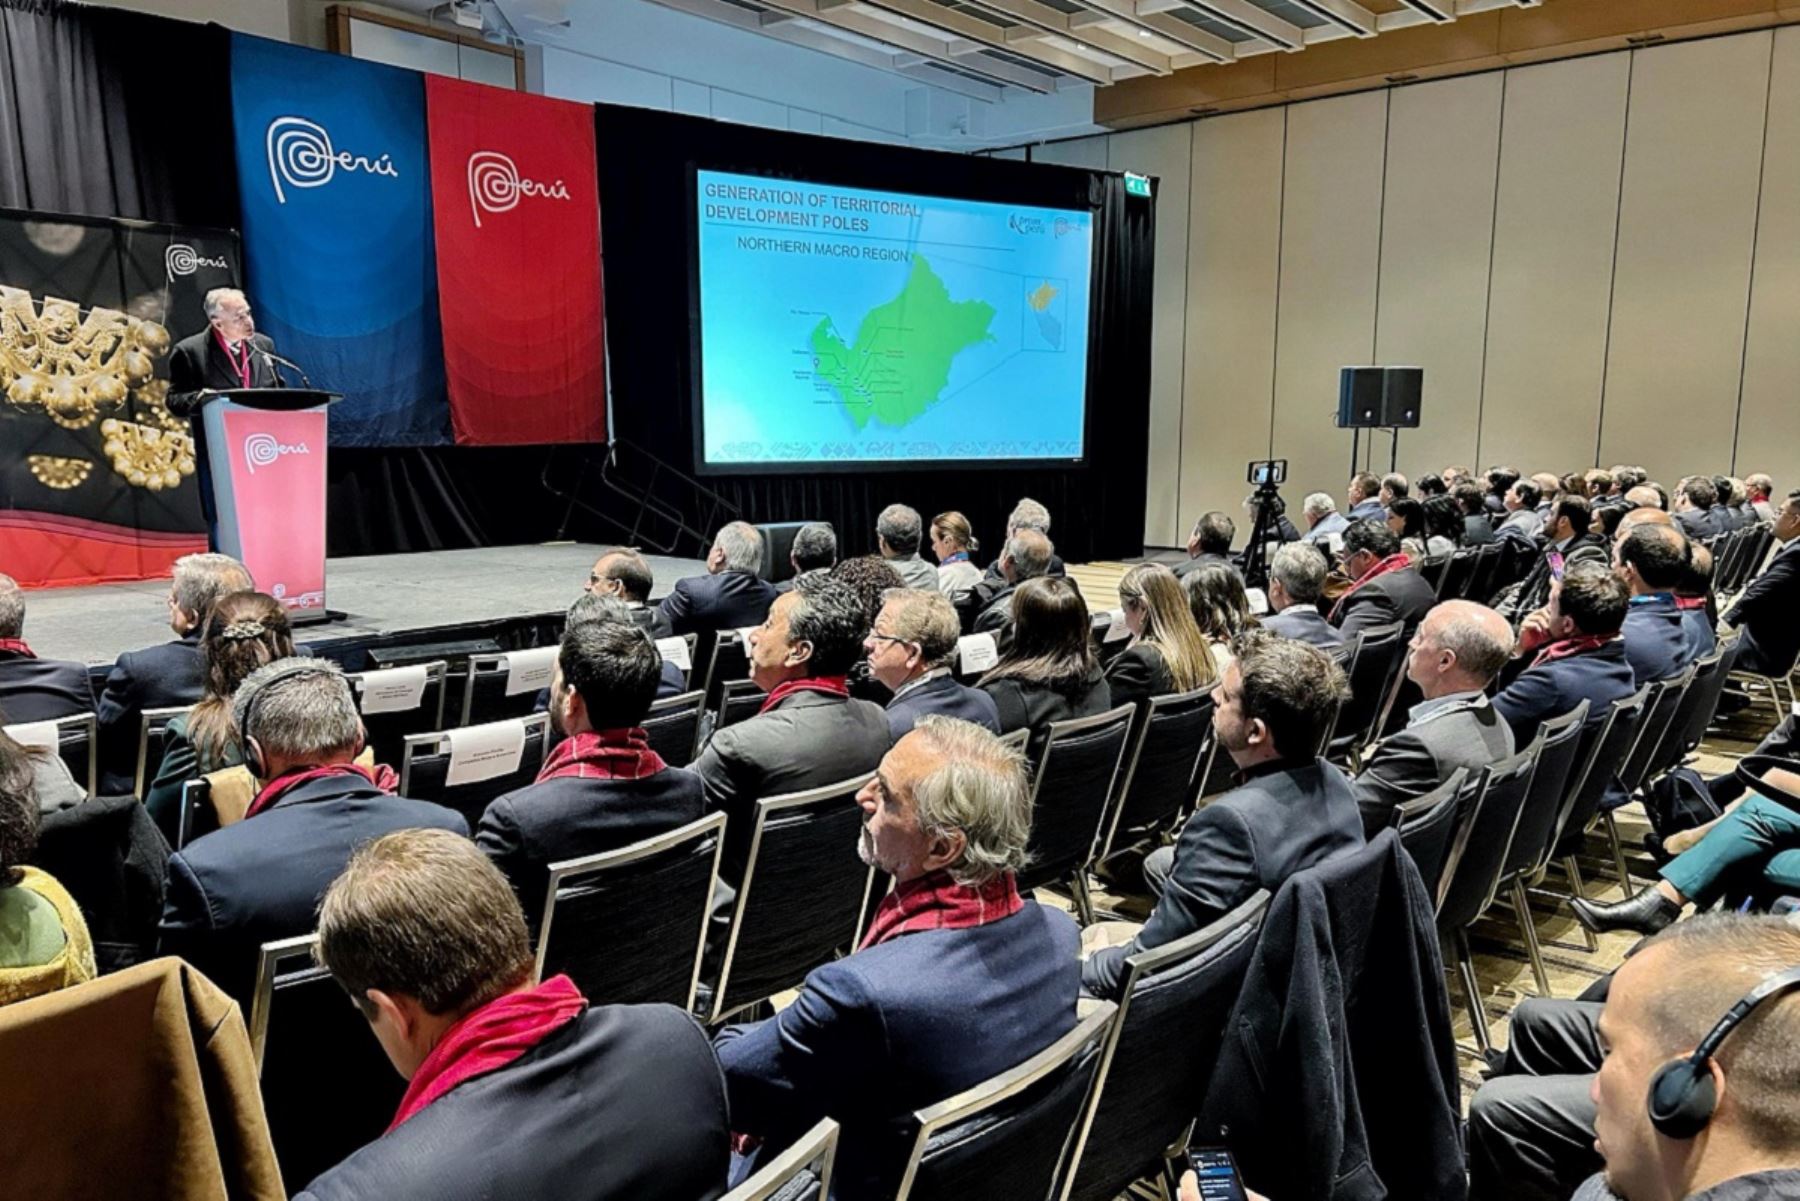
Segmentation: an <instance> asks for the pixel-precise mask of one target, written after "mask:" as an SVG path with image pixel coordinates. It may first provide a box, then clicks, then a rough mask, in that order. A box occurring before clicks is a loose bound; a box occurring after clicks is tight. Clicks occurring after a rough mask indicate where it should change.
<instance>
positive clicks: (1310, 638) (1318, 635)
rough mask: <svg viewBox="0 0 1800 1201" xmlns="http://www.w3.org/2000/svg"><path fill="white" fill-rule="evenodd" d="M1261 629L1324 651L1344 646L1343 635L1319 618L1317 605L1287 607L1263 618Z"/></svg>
mask: <svg viewBox="0 0 1800 1201" xmlns="http://www.w3.org/2000/svg"><path fill="white" fill-rule="evenodd" d="M1262 628H1263V629H1265V630H1267V631H1269V633H1271V634H1278V635H1280V636H1281V637H1283V638H1292V639H1293V640H1294V641H1295V642H1310V643H1311V644H1312V645H1314V646H1317V647H1322V648H1323V649H1325V650H1331V649H1332V648H1333V647H1339V646H1342V645H1344V635H1343V633H1342V632H1341V631H1340V630H1339V629H1338V628H1337V627H1336V626H1334V625H1332V624H1331V623H1330V622H1329V621H1326V620H1325V619H1324V618H1323V617H1321V616H1319V606H1317V605H1289V606H1288V607H1287V608H1285V609H1283V610H1282V611H1281V612H1279V613H1271V614H1269V615H1268V616H1267V617H1265V618H1263V619H1262Z"/></svg>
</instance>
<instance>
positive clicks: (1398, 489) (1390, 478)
mask: <svg viewBox="0 0 1800 1201" xmlns="http://www.w3.org/2000/svg"><path fill="white" fill-rule="evenodd" d="M1411 496H1412V490H1411V488H1409V487H1408V485H1407V483H1406V477H1405V476H1403V475H1401V474H1400V473H1399V472H1397V471H1396V472H1392V473H1390V474H1388V475H1384V476H1382V477H1381V490H1380V491H1379V492H1377V493H1376V494H1375V499H1376V500H1379V501H1380V502H1381V503H1382V505H1383V506H1384V507H1388V508H1391V507H1392V506H1393V504H1394V502H1395V501H1397V500H1409V499H1411Z"/></svg>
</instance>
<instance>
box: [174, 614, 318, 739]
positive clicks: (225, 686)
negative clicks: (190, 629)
mask: <svg viewBox="0 0 1800 1201" xmlns="http://www.w3.org/2000/svg"><path fill="white" fill-rule="evenodd" d="M293 653H294V639H293V635H292V634H291V633H290V632H289V628H288V616H287V610H286V609H284V608H282V607H281V602H280V601H278V600H276V599H275V598H274V597H272V596H268V595H265V594H264V593H261V592H231V593H227V594H226V595H224V596H222V597H220V598H219V599H218V601H217V602H216V603H215V604H214V605H213V607H212V609H211V611H210V612H209V613H208V614H207V616H206V624H205V625H204V626H203V627H202V628H201V631H200V663H201V669H202V672H203V673H204V675H205V677H206V681H205V688H206V691H205V693H204V695H202V696H201V698H200V701H199V703H198V704H196V705H195V706H194V707H193V708H192V709H190V710H188V720H187V727H188V741H189V742H190V743H192V744H193V747H194V756H195V758H196V759H197V760H198V761H199V762H200V764H201V769H202V770H203V771H204V770H210V768H208V767H207V766H206V765H207V764H219V763H222V762H223V761H224V760H225V759H226V758H227V757H228V755H229V754H230V753H231V752H232V750H233V749H234V748H236V746H237V744H238V729H237V725H236V723H235V722H233V721H232V720H231V698H232V697H234V696H236V695H237V690H238V686H239V685H240V684H242V683H243V682H244V677H246V676H248V675H249V674H250V673H251V672H253V671H255V670H256V669H257V668H259V667H261V666H262V665H263V664H265V663H272V662H274V661H275V660H276V659H285V658H287V657H288V656H290V655H292V654H293Z"/></svg>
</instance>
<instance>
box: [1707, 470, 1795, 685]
mask: <svg viewBox="0 0 1800 1201" xmlns="http://www.w3.org/2000/svg"><path fill="white" fill-rule="evenodd" d="M1775 538H1776V540H1777V541H1778V542H1780V543H1781V544H1782V547H1781V550H1780V552H1779V553H1778V554H1776V556H1775V558H1774V559H1773V560H1772V561H1771V562H1770V563H1769V565H1768V567H1766V568H1764V569H1763V572H1762V574H1761V575H1759V576H1757V577H1756V578H1755V579H1753V580H1751V581H1750V584H1749V586H1748V587H1746V588H1745V589H1744V591H1743V593H1742V594H1741V595H1740V596H1739V597H1738V599H1737V603H1736V604H1735V605H1733V606H1732V607H1731V611H1730V612H1729V613H1727V614H1725V622H1726V624H1727V625H1732V626H1736V627H1737V628H1738V629H1740V630H1742V631H1743V634H1742V635H1741V636H1740V637H1739V639H1738V652H1737V661H1736V663H1735V664H1734V666H1735V668H1736V669H1737V670H1738V671H1749V672H1755V673H1757V674H1759V675H1767V676H1780V675H1784V674H1786V673H1787V672H1789V671H1791V670H1793V667H1794V659H1795V657H1796V656H1800V621H1796V620H1795V619H1794V615H1795V614H1796V613H1800V490H1796V491H1794V492H1790V493H1788V496H1787V501H1786V503H1784V504H1783V505H1782V506H1781V511H1780V512H1779V513H1778V514H1776V517H1775Z"/></svg>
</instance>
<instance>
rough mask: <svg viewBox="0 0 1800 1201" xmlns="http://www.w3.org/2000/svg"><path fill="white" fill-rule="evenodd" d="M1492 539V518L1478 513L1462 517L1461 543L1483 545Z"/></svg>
mask: <svg viewBox="0 0 1800 1201" xmlns="http://www.w3.org/2000/svg"><path fill="white" fill-rule="evenodd" d="M1493 540H1494V523H1493V521H1492V520H1490V519H1489V518H1487V517H1485V516H1479V515H1478V516H1474V517H1469V516H1464V517H1463V536H1462V544H1463V545H1464V546H1485V545H1486V544H1487V543H1489V542H1492V541H1493Z"/></svg>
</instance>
